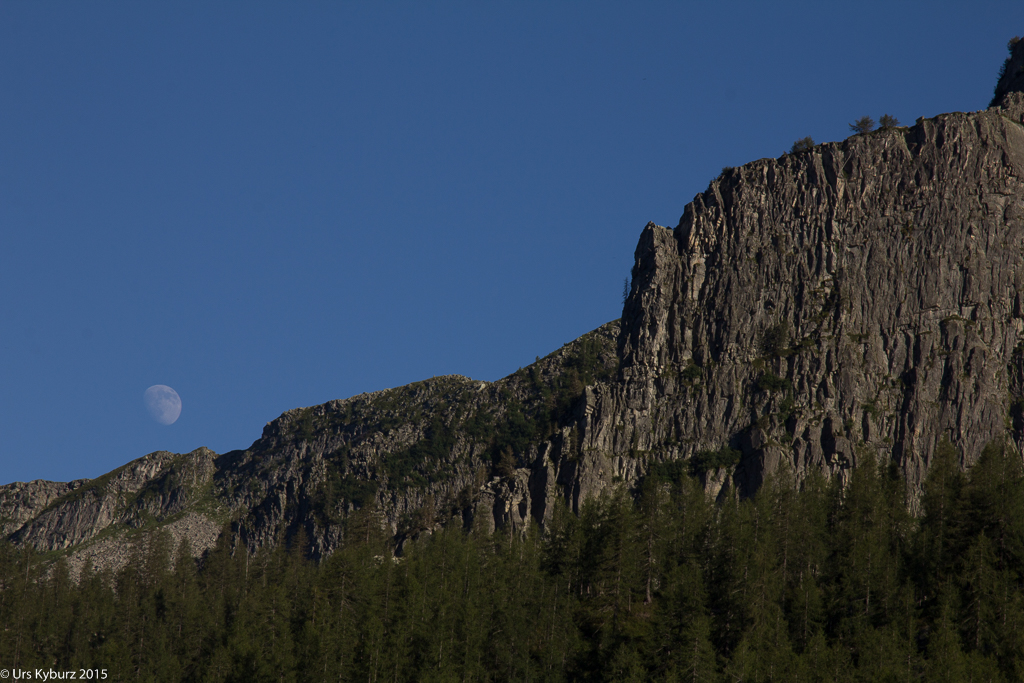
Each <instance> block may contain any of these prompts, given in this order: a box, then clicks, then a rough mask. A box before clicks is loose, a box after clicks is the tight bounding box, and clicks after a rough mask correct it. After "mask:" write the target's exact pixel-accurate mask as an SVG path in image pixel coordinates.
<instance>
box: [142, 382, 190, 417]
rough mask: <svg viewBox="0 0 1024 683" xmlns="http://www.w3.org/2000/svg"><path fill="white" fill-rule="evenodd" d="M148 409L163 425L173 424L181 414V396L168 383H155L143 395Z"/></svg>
mask: <svg viewBox="0 0 1024 683" xmlns="http://www.w3.org/2000/svg"><path fill="white" fill-rule="evenodd" d="M142 400H143V401H144V402H145V403H146V409H147V410H148V411H149V414H150V415H152V416H153V419H154V420H156V421H157V422H159V423H160V424H162V425H171V424H174V423H175V421H177V419H178V416H179V415H181V397H180V396H178V392H177V391H175V390H174V389H171V388H170V387H169V386H167V385H166V384H154V385H153V386H151V387H150V388H149V389H146V393H145V394H143V395H142Z"/></svg>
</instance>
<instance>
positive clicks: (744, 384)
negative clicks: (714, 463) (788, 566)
mask: <svg viewBox="0 0 1024 683" xmlns="http://www.w3.org/2000/svg"><path fill="white" fill-rule="evenodd" d="M1006 99H1007V101H1008V102H1009V104H1008V105H1007V106H1006V107H1004V108H997V109H990V110H988V111H984V112H978V113H975V114H962V113H955V114H947V115H942V116H938V117H936V118H934V119H929V120H919V121H918V122H917V124H916V125H914V126H912V127H908V128H891V129H885V130H879V131H875V132H873V133H869V134H865V135H857V136H854V137H851V138H849V139H848V140H846V141H844V142H841V143H830V144H825V145H819V146H818V147H816V148H814V149H813V150H812V151H809V152H804V153H799V154H792V155H786V156H784V157H782V158H780V159H763V160H760V161H756V162H753V163H751V164H747V165H746V166H743V167H741V168H736V169H731V170H727V171H725V172H724V173H723V175H722V176H721V177H719V178H718V179H716V180H715V181H713V182H712V183H711V185H710V186H709V188H708V189H707V191H706V192H704V193H702V194H701V195H699V196H697V197H696V198H695V199H694V201H693V202H691V203H690V204H689V205H688V206H687V207H686V210H685V212H684V214H683V216H682V219H681V220H680V223H679V225H678V226H677V227H676V228H675V229H674V230H671V231H670V230H667V229H665V228H660V227H657V226H654V225H650V226H648V227H647V229H646V230H645V234H644V236H643V238H642V239H641V242H640V247H639V248H638V250H637V255H636V269H635V279H634V288H633V293H632V295H631V297H630V299H629V301H628V303H627V305H626V310H625V313H624V316H623V323H622V341H621V352H622V373H621V374H622V379H621V382H620V384H619V385H618V386H614V387H608V388H607V389H606V390H605V393H604V395H603V396H602V398H601V400H599V401H598V403H597V404H596V405H595V408H594V412H595V413H597V414H605V415H608V416H609V419H607V420H602V421H601V422H600V423H599V424H595V425H594V426H593V427H592V428H591V430H590V432H589V433H588V437H589V438H590V439H591V440H590V442H589V443H591V444H592V445H593V446H594V447H596V448H599V449H604V450H608V451H611V452H615V453H623V452H624V450H625V449H624V446H623V443H622V441H623V440H622V438H620V436H619V434H621V430H620V432H619V434H616V433H615V432H614V431H613V430H611V429H609V426H610V424H611V422H612V421H613V420H614V419H616V418H618V419H625V420H627V422H628V423H629V424H630V429H629V430H627V432H631V431H632V429H636V430H637V431H638V432H639V437H638V438H635V439H634V441H635V442H636V443H637V447H638V448H639V449H640V450H642V451H652V452H656V451H662V452H664V451H666V450H668V451H671V456H670V457H682V458H689V457H692V456H694V455H695V454H696V453H698V452H699V451H713V450H719V449H721V448H722V447H723V446H727V447H731V448H732V449H735V450H736V451H739V453H740V454H741V455H740V456H739V462H738V465H737V467H736V469H735V471H734V472H733V473H732V474H731V482H730V483H731V484H732V485H733V486H735V487H737V488H738V489H739V490H740V491H741V492H742V493H750V492H752V491H753V490H755V489H756V487H757V486H758V484H759V483H760V481H761V480H762V478H763V476H764V474H765V472H766V471H769V470H772V469H774V468H775V467H777V466H778V465H779V464H780V463H782V462H786V463H788V464H789V465H790V466H791V467H792V468H793V469H794V471H795V472H796V473H797V474H798V475H803V474H805V473H806V472H807V471H809V470H810V469H817V470H820V471H823V472H825V473H826V474H828V475H831V476H840V477H843V476H845V472H846V471H847V470H848V469H849V468H850V467H853V466H856V464H857V463H858V461H860V460H863V459H864V458H865V457H867V456H869V455H872V456H874V457H875V458H881V459H886V460H888V459H892V460H893V461H894V462H896V463H897V464H898V465H899V467H900V468H901V469H902V470H903V472H904V474H905V476H906V479H907V482H908V485H909V488H910V491H911V493H912V494H913V493H914V492H916V491H917V490H918V489H919V488H920V484H921V481H922V479H923V476H924V473H925V471H926V469H927V464H928V462H929V461H930V457H931V454H932V452H933V450H934V448H935V444H936V442H937V441H938V440H939V439H940V438H941V437H943V436H945V437H948V438H949V439H950V440H951V441H952V442H953V443H954V444H955V445H957V446H958V447H959V448H960V449H961V451H962V453H963V457H964V463H965V465H966V464H969V463H970V462H972V461H973V460H974V459H975V458H976V457H977V456H978V454H979V453H980V451H981V449H982V447H983V446H984V445H985V444H986V443H987V442H989V441H991V440H995V439H1001V438H1003V437H1004V435H1005V436H1009V437H1010V438H1011V439H1012V440H1013V441H1014V442H1015V443H1016V444H1017V446H1018V447H1019V446H1020V442H1021V430H1020V427H1021V425H1020V416H1019V404H1017V403H1016V402H1017V401H1019V400H1020V398H1021V395H1022V389H1021V373H1022V365H1021V362H1022V359H1021V351H1022V347H1021V346H1020V342H1021V340H1022V339H1024V336H1022V332H1024V312H1022V303H1021V297H1022V289H1024V183H1022V178H1024V126H1022V125H1021V123H1022V113H1024V107H1022V106H1021V105H1020V101H1019V98H1017V97H1007V98H1006ZM1011 100H1012V101H1011ZM687 368H690V370H689V372H687ZM612 416H615V417H612ZM634 425H635V427H634Z"/></svg>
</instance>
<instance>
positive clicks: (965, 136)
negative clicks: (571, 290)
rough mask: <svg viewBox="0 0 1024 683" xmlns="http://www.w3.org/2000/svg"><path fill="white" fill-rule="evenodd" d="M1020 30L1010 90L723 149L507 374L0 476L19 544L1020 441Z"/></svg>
mask: <svg viewBox="0 0 1024 683" xmlns="http://www.w3.org/2000/svg"><path fill="white" fill-rule="evenodd" d="M1021 64H1024V47H1022V45H1021V44H1020V43H1017V44H1015V45H1014V48H1013V52H1012V54H1011V57H1010V59H1008V60H1007V65H1006V66H1005V67H1004V69H1003V73H1002V74H1001V77H1000V81H999V85H998V87H997V91H996V98H995V100H994V102H993V104H994V106H993V107H991V108H990V109H988V110H984V111H980V112H975V113H951V114H943V115H940V116H937V117H934V118H931V119H919V120H918V121H917V122H916V124H915V125H913V126H909V127H896V128H886V129H881V130H878V131H874V132H870V133H866V134H860V135H855V136H852V137H850V138H848V139H847V140H844V141H842V142H834V143H826V144H822V145H817V146H815V147H814V148H813V149H811V150H808V151H802V152H797V153H793V154H787V155H783V156H782V157H780V158H778V159H761V160H758V161H754V162H751V163H749V164H746V165H744V166H742V167H739V168H732V169H726V170H724V171H723V173H722V175H720V176H719V177H718V178H716V179H714V180H713V181H712V182H711V183H710V185H709V187H708V189H707V190H706V191H705V192H703V193H701V194H699V195H698V196H697V197H695V198H694V200H693V201H692V202H690V203H689V204H688V205H687V206H686V208H685V210H684V213H683V215H682V218H681V219H680V222H679V224H678V225H677V226H676V227H675V228H674V229H668V228H664V227H660V226H657V225H654V224H649V225H648V226H647V227H646V228H645V229H644V230H643V232H642V234H641V237H640V240H639V244H638V246H637V250H636V254H635V265H634V268H633V274H632V275H633V277H632V283H631V289H630V292H629V296H628V298H627V300H626V302H625V304H624V308H623V316H622V319H621V321H615V322H612V323H608V324H607V325H604V326H602V327H600V328H598V329H597V330H595V331H593V332H591V333H589V334H587V335H584V336H582V337H580V338H579V339H577V340H576V341H574V342H571V343H570V344H567V345H566V346H564V347H563V348H562V349H559V350H558V351H556V352H554V353H552V354H550V355H549V356H547V357H546V358H544V359H538V361H537V362H536V363H534V364H533V365H531V366H530V367H528V368H525V369H522V370H520V371H518V372H516V373H514V374H513V375H510V376H509V377H507V378H505V379H503V380H500V381H498V382H494V383H486V382H479V381H474V380H470V379H468V378H464V377H459V376H448V377H439V378H433V379H430V380H425V381H423V382H417V383H413V384H410V385H407V386H405V387H400V388H396V389H390V390H386V391H381V392H376V393H373V394H364V395H360V396H356V397H353V398H350V399H345V400H341V401H331V402H329V403H326V404H323V405H320V406H314V407H310V408H303V409H297V410H292V411H288V412H286V413H284V414H283V415H282V416H281V417H279V418H278V419H276V420H274V421H273V422H271V423H269V424H268V425H267V426H266V428H265V429H264V431H263V435H262V436H261V437H260V439H258V440H257V441H256V442H254V443H253V445H252V446H251V447H250V448H248V449H246V450H244V451H233V452H231V453H226V454H223V455H218V454H215V453H213V452H211V451H208V450H206V449H199V450H197V451H195V452H193V453H190V454H186V455H176V454H170V453H162V452H161V453H153V454H150V455H148V456H145V457H144V458H140V459H139V460H136V461H133V462H132V463H129V464H128V465H125V466H124V467H122V468H119V469H117V470H115V471H114V472H111V473H109V474H107V475H104V476H103V477H100V478H98V479H94V480H90V481H76V482H70V483H67V484H58V483H53V482H31V483H28V484H21V483H16V484H9V485H7V486H3V487H0V525H2V529H3V532H4V534H5V535H7V536H8V537H9V538H11V539H12V540H13V541H14V542H15V543H18V544H29V545H32V546H34V547H36V548H37V549H39V550H43V551H51V552H55V553H65V554H68V555H69V556H70V557H71V558H72V561H73V562H72V564H73V566H80V565H81V564H82V563H84V562H85V561H86V560H87V559H91V560H92V561H93V562H94V563H101V564H108V565H115V566H116V565H117V564H118V563H119V562H123V561H125V558H126V557H127V555H126V551H125V548H127V547H128V546H129V545H130V544H131V542H132V541H133V540H134V539H139V538H145V537H146V536H147V534H150V533H152V532H153V531H155V530H161V529H163V530H167V531H168V532H169V533H170V534H171V535H172V536H173V537H174V538H175V539H176V540H181V539H187V540H188V541H189V542H190V544H191V548H192V551H193V552H194V553H196V554H200V553H202V551H203V550H204V549H206V548H208V547H210V546H211V545H212V544H213V543H214V542H216V539H217V538H218V536H220V535H221V534H229V535H230V537H231V538H232V539H233V542H236V543H240V544H244V545H245V546H247V547H248V548H250V549H255V548H258V547H261V546H263V545H266V544H268V543H274V542H277V541H278V540H279V539H281V538H285V539H293V538H298V537H300V536H304V537H305V538H306V539H307V541H308V543H309V548H310V553H311V554H312V555H314V556H316V557H322V556H324V555H327V554H329V553H330V552H332V551H333V550H334V549H335V548H337V547H338V545H339V544H340V543H342V542H343V536H344V528H345V520H346V519H347V518H348V517H349V516H350V515H352V514H354V513H356V512H366V511H371V510H372V511H373V513H374V514H375V515H376V516H377V518H378V519H379V520H380V522H381V523H382V524H383V525H384V526H386V527H387V528H388V529H389V530H390V532H391V533H392V534H393V535H394V538H395V541H396V544H398V545H399V546H400V545H401V544H402V543H403V542H404V541H405V540H406V539H408V538H412V537H415V536H416V535H418V534H420V533H424V532H429V531H431V530H433V529H435V528H437V527H438V526H440V525H444V524H461V525H463V526H466V527H471V526H479V527H482V528H484V529H486V530H490V529H495V528H509V527H511V528H513V529H517V528H523V527H524V526H525V525H526V524H528V523H529V521H530V520H534V521H536V522H537V523H539V524H543V523H544V521H545V520H547V519H549V517H550V515H551V514H552V510H553V508H554V506H555V505H557V504H559V501H564V502H565V503H566V504H568V505H569V506H570V508H572V509H574V510H578V509H579V507H580V505H582V504H583V502H584V501H586V500H587V499H588V498H592V497H594V496H597V495H600V493H601V492H602V491H605V490H607V489H609V488H614V487H633V486H636V485H637V483H638V482H639V481H640V480H641V478H643V477H644V476H650V475H652V474H653V475H658V476H670V475H672V473H678V472H679V471H680V470H681V469H682V470H687V471H689V472H690V473H691V474H693V475H695V476H697V477H699V478H700V479H701V481H702V482H703V483H704V485H705V489H706V490H707V492H708V494H709V495H712V496H724V495H734V494H739V495H749V494H751V493H753V492H754V491H756V489H757V487H758V486H759V484H760V482H761V481H762V480H763V477H764V476H765V474H766V473H767V472H769V471H771V470H773V469H774V468H776V467H778V466H780V464H781V463H787V464H788V466H790V467H791V468H792V469H793V471H794V472H795V473H796V475H797V479H798V480H799V479H800V478H802V477H804V476H806V475H807V474H808V473H809V472H811V471H821V472H823V473H825V474H826V475H827V476H829V477H838V478H840V480H845V478H846V477H848V475H849V471H850V469H851V468H853V467H855V466H856V465H857V464H858V462H860V461H862V460H863V459H864V458H866V457H868V456H872V457H875V458H882V459H885V460H891V461H892V462H893V463H895V464H896V466H898V467H899V468H900V469H901V470H902V472H903V474H904V477H905V479H906V482H907V485H908V490H909V493H910V500H911V504H912V505H913V501H914V500H915V496H916V493H917V492H919V490H920V486H921V482H922V481H923V477H924V473H925V472H926V470H927V467H928V465H929V463H930V462H931V458H932V454H933V452H934V449H935V447H936V444H938V443H939V442H940V441H941V440H942V439H944V438H945V439H949V440H950V441H951V442H952V443H953V444H954V445H955V446H956V447H957V448H958V449H959V451H960V453H961V457H962V464H963V466H965V467H967V466H969V465H970V464H971V463H972V462H973V461H974V459H976V458H977V456H978V454H979V453H980V451H981V449H982V448H983V447H984V445H985V444H987V443H989V442H991V441H994V440H1004V441H1006V442H1007V443H1008V444H1010V445H1012V446H1013V447H1014V448H1015V449H1016V450H1017V452H1018V453H1019V452H1020V451H1021V448H1022V446H1024V301H1022V297H1024V246H1022V245H1024V93H1021V92H1020V89H1021V88H1022V87H1024V84H1022V83H1021V82H1020V74H1021V73H1024V71H1022V69H1024V67H1021Z"/></svg>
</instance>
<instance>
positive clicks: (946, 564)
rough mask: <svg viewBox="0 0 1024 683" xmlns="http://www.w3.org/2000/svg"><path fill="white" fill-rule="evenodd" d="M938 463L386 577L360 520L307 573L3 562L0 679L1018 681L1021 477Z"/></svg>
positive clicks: (144, 561)
mask: <svg viewBox="0 0 1024 683" xmlns="http://www.w3.org/2000/svg"><path fill="white" fill-rule="evenodd" d="M959 460H960V458H959V454H958V453H957V452H956V450H955V449H954V448H953V447H952V446H951V445H949V444H948V442H944V443H943V444H941V445H940V447H939V448H938V449H937V452H936V456H935V460H934V462H933V463H932V465H931V468H930V471H929V475H928V478H927V481H926V483H925V487H924V493H923V497H922V499H921V509H922V511H921V514H920V515H919V516H917V517H914V516H912V515H911V514H909V513H908V511H907V501H906V500H905V498H904V493H903V492H904V490H905V487H904V483H903V482H902V480H901V479H900V477H899V475H898V471H897V470H896V468H895V467H894V466H891V465H889V464H886V463H878V464H876V463H874V462H871V461H869V462H865V463H861V464H860V465H859V466H858V467H857V468H856V469H854V470H852V471H850V478H849V482H848V484H847V485H846V486H845V488H841V487H840V486H838V485H837V483H836V482H835V481H831V482H829V481H826V480H824V479H823V478H820V477H819V476H816V475H815V476H811V477H810V478H808V479H807V480H805V481H804V482H802V484H801V485H800V486H799V487H798V486H796V484H795V481H794V480H793V478H792V475H791V474H790V473H788V472H786V471H784V470H783V471H780V472H778V473H776V474H775V475H774V476H773V477H771V478H769V479H768V481H767V482H766V483H765V485H764V486H763V487H762V488H761V490H760V491H759V492H758V493H757V494H756V495H755V496H754V497H753V498H751V499H747V500H733V499H730V500H726V501H725V502H722V503H715V502H713V501H709V500H708V499H707V498H706V496H705V494H704V491H703V490H702V488H701V487H700V486H699V484H698V483H697V481H696V480H695V479H693V478H691V476H690V475H689V474H688V472H687V471H686V470H685V469H682V468H677V469H674V470H666V472H669V475H667V476H650V477H648V478H647V480H646V481H644V483H643V484H642V486H641V487H640V489H639V490H638V491H635V492H629V491H626V490H624V489H620V490H618V491H617V492H614V493H609V494H607V495H605V496H604V497H603V498H601V499H599V500H595V501H592V502H590V503H588V504H586V505H585V506H584V507H583V508H582V510H581V511H580V514H579V515H574V514H571V513H570V512H568V511H567V510H566V509H564V508H563V509H560V510H558V511H557V512H556V514H555V516H554V518H553V519H552V520H551V521H550V523H549V524H548V528H547V529H546V530H544V531H543V532H541V531H540V530H538V529H537V528H535V527H533V528H530V529H529V530H527V531H526V532H524V533H519V532H513V533H509V532H504V533H501V532H499V533H496V534H491V535H488V534H483V533H481V532H479V531H474V530H468V531H466V530H462V529H454V528H449V529H445V530H443V531H440V532H438V533H436V534H433V535H423V536H421V537H420V538H419V539H418V540H417V541H415V542H413V543H409V544H407V545H406V546H405V548H404V553H403V555H402V556H401V557H394V556H393V554H392V552H391V548H390V546H389V545H388V540H387V538H386V537H385V535H384V534H383V533H382V532H381V530H380V524H379V520H378V519H377V518H376V517H375V514H374V510H373V509H370V508H364V509H363V510H360V511H358V512H357V513H355V514H353V515H352V516H350V517H349V519H348V520H347V521H346V529H345V537H346V539H347V541H346V543H345V544H344V545H343V547H342V548H341V549H340V550H339V551H337V552H335V553H334V554H333V555H331V556H330V557H328V558H327V559H325V560H323V561H322V562H320V563H319V564H316V563H313V562H311V561H309V560H308V559H307V558H306V555H305V550H306V549H305V547H304V544H303V542H302V540H301V536H300V537H299V539H298V540H297V541H296V542H294V543H293V544H292V547H291V548H285V547H284V544H279V545H278V546H277V547H276V548H273V549H265V550H261V551H260V552H258V553H256V554H254V555H250V554H248V553H247V552H245V551H244V550H243V549H242V548H241V547H232V545H231V544H230V542H229V541H228V539H229V538H230V536H229V535H227V534H225V535H223V536H222V538H221V541H220V543H219V544H218V545H217V546H216V547H215V548H214V549H213V550H211V551H210V552H209V553H208V554H207V555H206V556H205V557H204V558H203V560H202V561H201V562H196V561H194V560H193V559H192V558H191V555H190V552H189V548H188V547H187V545H182V546H180V547H178V548H173V547H171V545H172V544H171V542H170V540H169V537H168V536H166V535H164V536H159V535H158V536H154V537H152V539H151V541H150V542H149V543H147V544H145V546H143V545H141V544H140V546H139V547H137V548H136V549H135V556H134V558H133V561H131V562H129V563H128V564H127V565H126V566H125V567H124V568H123V569H122V570H120V571H119V572H117V573H116V574H114V573H111V572H95V571H93V570H91V569H90V568H88V567H87V568H86V569H85V570H84V571H83V573H82V576H81V577H80V579H79V581H78V582H77V583H75V582H73V581H72V579H71V576H70V573H69V570H68V566H67V564H66V563H65V562H64V560H63V559H60V558H58V559H56V560H54V559H53V558H51V557H47V556H42V555H39V554H36V553H34V552H33V551H31V550H29V549H16V548H14V547H12V546H11V545H9V544H7V545H3V546H2V548H0V581H2V584H0V588H2V590H0V623H3V624H4V628H3V629H2V630H0V658H2V662H3V665H4V666H8V667H13V668H18V667H20V668H23V669H29V668H35V667H47V668H55V669H73V668H75V669H77V668H79V667H82V668H106V669H107V670H108V671H110V672H111V675H112V678H113V680H126V681H127V680H147V681H200V680H202V681H264V680H266V681H270V680H274V681H279V680H284V681H296V682H298V681H324V680H341V681H348V680H353V681H354V680H379V681H385V680H389V681H409V680H439V681H440V680H477V681H487V680H495V681H497V680H545V681H560V680H595V681H600V680H616V681H627V680H636V681H640V680H659V681H670V680H687V681H692V680H697V681H726V680H744V681H767V680H786V681H878V680H900V681H902V680H921V679H924V680H943V681H961V680H962V681H968V680H991V681H1000V680H1004V681H1012V680H1022V679H1024V670H1022V666H1024V664H1022V662H1024V592H1022V590H1021V589H1022V587H1024V472H1022V468H1021V461H1020V457H1019V456H1017V455H1015V454H1011V453H1009V452H1007V450H1006V449H1004V448H1002V447H1000V446H997V445H990V446H989V447H987V448H986V449H985V451H984V453H983V454H982V455H981V457H980V459H979V460H978V462H977V463H976V464H975V465H974V466H973V467H972V468H971V469H970V470H969V471H968V472H967V473H964V472H962V471H961V470H960V467H959Z"/></svg>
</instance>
